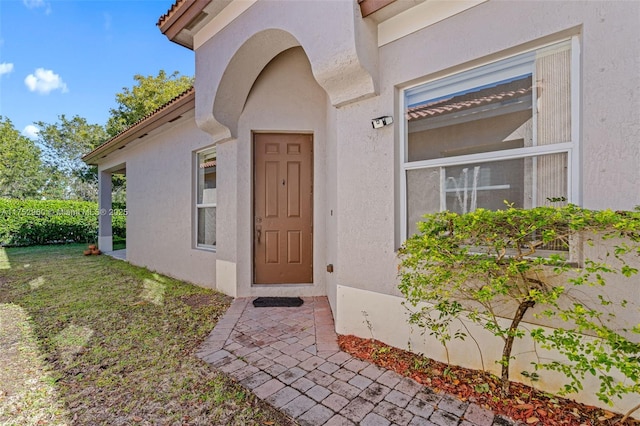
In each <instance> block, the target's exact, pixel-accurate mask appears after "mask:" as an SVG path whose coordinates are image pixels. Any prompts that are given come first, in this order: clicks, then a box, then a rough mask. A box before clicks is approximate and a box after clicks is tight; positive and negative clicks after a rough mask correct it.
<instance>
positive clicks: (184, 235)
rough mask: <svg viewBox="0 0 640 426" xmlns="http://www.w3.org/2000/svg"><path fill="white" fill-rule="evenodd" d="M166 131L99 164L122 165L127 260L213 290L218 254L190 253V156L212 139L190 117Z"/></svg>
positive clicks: (151, 136)
mask: <svg viewBox="0 0 640 426" xmlns="http://www.w3.org/2000/svg"><path fill="white" fill-rule="evenodd" d="M167 127H168V128H167V129H163V130H162V131H161V132H160V133H158V134H155V135H149V136H146V137H145V138H143V139H141V140H140V142H138V143H137V144H135V146H131V145H132V144H130V145H128V146H127V148H125V149H123V150H121V151H118V153H117V154H112V155H111V156H110V158H109V161H108V162H105V163H103V164H101V165H100V169H102V170H104V169H109V168H110V167H112V166H114V165H117V164H121V163H124V164H125V165H126V170H127V210H128V216H127V260H128V261H130V262H131V263H133V264H136V265H141V266H146V267H148V268H149V269H151V270H154V271H158V272H160V273H163V274H166V275H169V276H173V277H176V278H179V279H183V280H186V281H190V282H193V283H196V284H199V285H202V286H205V287H211V288H215V273H216V271H215V265H216V254H215V252H211V251H205V250H199V249H194V243H193V238H194V236H193V235H194V234H193V228H192V226H193V214H194V213H193V212H194V210H193V209H194V204H193V196H194V177H193V176H194V175H193V173H194V161H195V159H194V158H195V157H194V152H195V151H196V150H199V149H202V148H205V147H207V146H209V145H211V137H210V136H209V135H207V134H206V133H204V132H202V131H201V130H199V129H198V128H197V127H196V125H195V121H194V119H193V114H192V113H191V114H189V117H185V118H183V119H181V120H180V121H179V122H176V123H175V124H174V125H168V126H167ZM218 175H220V174H218Z"/></svg>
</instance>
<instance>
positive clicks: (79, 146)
mask: <svg viewBox="0 0 640 426" xmlns="http://www.w3.org/2000/svg"><path fill="white" fill-rule="evenodd" d="M36 125H37V126H38V127H39V128H40V132H39V133H38V141H39V143H40V144H41V146H42V147H43V156H42V157H43V162H44V165H45V167H46V169H47V172H48V180H47V182H46V184H45V187H44V189H43V195H44V196H45V197H46V198H49V199H80V200H87V201H88V200H95V199H96V197H97V175H96V170H95V167H90V166H88V165H86V164H85V163H84V162H83V161H82V156H83V155H84V154H86V153H87V152H89V151H91V150H92V149H94V148H95V147H97V146H98V145H100V144H101V143H102V142H104V141H105V140H106V139H107V133H106V131H105V130H104V127H102V126H101V125H99V124H90V123H88V122H87V120H86V119H85V118H83V117H80V116H77V115H75V116H73V117H72V118H71V119H68V118H67V117H66V116H65V115H64V114H63V115H60V116H59V117H58V122H56V123H45V122H42V121H40V122H37V123H36Z"/></svg>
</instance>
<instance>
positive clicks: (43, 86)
mask: <svg viewBox="0 0 640 426" xmlns="http://www.w3.org/2000/svg"><path fill="white" fill-rule="evenodd" d="M24 84H26V85H27V87H28V88H29V90H30V91H32V92H38V93H40V94H42V95H48V94H49V92H51V91H53V90H60V91H61V92H62V93H66V92H68V91H69V90H68V89H67V84H66V83H65V82H64V81H62V78H61V77H60V76H59V75H58V74H56V73H54V72H53V71H52V70H45V69H44V68H38V69H37V70H36V71H35V73H33V74H29V75H28V76H27V77H26V78H25V79H24Z"/></svg>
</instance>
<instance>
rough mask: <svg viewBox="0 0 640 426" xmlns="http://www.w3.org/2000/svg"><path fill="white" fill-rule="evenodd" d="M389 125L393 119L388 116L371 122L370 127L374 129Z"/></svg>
mask: <svg viewBox="0 0 640 426" xmlns="http://www.w3.org/2000/svg"><path fill="white" fill-rule="evenodd" d="M391 123H393V117H391V116H390V115H385V116H384V117H378V118H374V119H372V120H371V125H372V126H373V128H374V129H379V128H381V127H384V126H388V125H389V124H391Z"/></svg>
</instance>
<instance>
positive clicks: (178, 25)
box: [157, 0, 421, 50]
mask: <svg viewBox="0 0 640 426" xmlns="http://www.w3.org/2000/svg"><path fill="white" fill-rule="evenodd" d="M237 1H242V0H176V2H175V3H174V4H173V5H172V6H171V8H170V9H169V10H168V11H167V12H166V13H165V14H164V15H162V16H161V17H160V19H158V23H157V25H158V28H160V31H161V32H162V34H164V35H165V36H167V38H168V39H169V40H171V41H172V42H174V43H177V44H179V45H181V46H184V47H186V48H188V49H191V50H193V49H194V40H193V37H194V34H195V33H196V32H198V31H199V30H200V29H201V28H202V27H204V25H206V24H207V23H208V22H209V21H211V20H212V19H214V18H215V17H216V16H217V15H218V14H219V13H220V12H221V11H222V10H223V9H224V8H225V7H227V6H229V5H230V4H231V3H233V2H237ZM352 1H357V2H358V5H359V7H360V13H361V14H362V17H363V18H364V17H367V16H369V15H372V14H374V13H375V12H377V11H379V10H380V9H382V8H384V7H386V6H388V5H390V4H391V3H395V2H396V1H397V0H352ZM414 1H418V2H420V1H421V0H414ZM407 4H408V5H413V3H412V2H409V3H407Z"/></svg>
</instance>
